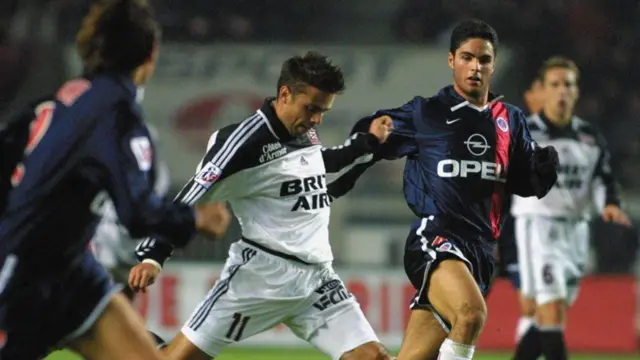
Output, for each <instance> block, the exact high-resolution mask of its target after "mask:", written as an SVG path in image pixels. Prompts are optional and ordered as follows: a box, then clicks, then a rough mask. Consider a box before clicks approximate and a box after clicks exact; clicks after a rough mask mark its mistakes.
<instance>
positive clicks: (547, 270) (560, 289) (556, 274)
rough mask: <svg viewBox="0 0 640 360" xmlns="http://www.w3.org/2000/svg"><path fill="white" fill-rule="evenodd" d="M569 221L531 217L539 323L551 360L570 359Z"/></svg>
mask: <svg viewBox="0 0 640 360" xmlns="http://www.w3.org/2000/svg"><path fill="white" fill-rule="evenodd" d="M567 225H571V226H573V224H572V223H569V224H567V222H564V221H558V220H554V219H551V218H543V217H535V218H532V231H531V233H530V236H531V239H532V241H531V243H532V244H533V245H535V249H536V250H535V251H533V252H532V256H531V261H532V266H533V269H534V286H535V300H536V304H537V308H536V322H537V324H538V330H539V332H540V345H541V349H542V354H543V355H544V357H545V358H547V359H551V360H564V359H567V357H568V353H567V346H566V343H565V340H564V324H565V321H566V314H567V309H568V307H567V300H568V288H567V265H568V261H567V257H566V254H567V251H568V250H569V246H568V245H569V239H568V238H567V235H568V233H567Z"/></svg>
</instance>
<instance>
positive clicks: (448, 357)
mask: <svg viewBox="0 0 640 360" xmlns="http://www.w3.org/2000/svg"><path fill="white" fill-rule="evenodd" d="M475 349H476V347H475V346H473V345H465V344H458V343H457V342H455V341H453V340H451V339H445V340H444V342H443V343H442V345H440V355H438V360H471V359H473V353H474V351H475Z"/></svg>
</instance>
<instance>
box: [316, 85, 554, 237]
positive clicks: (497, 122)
mask: <svg viewBox="0 0 640 360" xmlns="http://www.w3.org/2000/svg"><path fill="white" fill-rule="evenodd" d="M490 100H491V101H490V102H489V104H488V105H487V106H485V107H483V108H479V107H477V106H474V105H472V104H470V103H469V102H468V101H465V99H464V98H462V97H461V96H460V95H459V94H457V93H456V92H455V90H454V89H453V87H452V86H448V87H445V88H443V89H442V90H440V91H439V92H438V94H436V95H435V96H432V97H430V98H423V97H420V96H417V97H415V98H413V99H412V100H411V101H409V102H408V103H406V104H404V105H403V106H401V107H398V108H393V109H387V110H379V111H377V112H375V113H374V114H373V115H371V116H368V117H365V118H363V119H361V120H360V121H358V122H357V123H356V125H355V126H354V128H353V130H352V131H353V132H357V131H362V129H364V128H366V127H368V126H369V124H370V123H371V121H372V120H373V119H375V118H376V117H379V116H382V115H388V116H390V117H391V118H392V119H393V125H394V130H393V133H392V135H391V136H390V137H389V139H388V140H387V142H386V143H385V144H383V146H382V147H381V149H380V151H378V152H377V153H376V154H375V157H374V160H373V161H372V162H369V163H367V164H362V165H358V166H356V167H354V168H353V169H351V171H349V172H347V173H345V174H344V175H343V176H341V177H340V178H338V179H336V180H335V181H334V182H332V183H331V184H330V185H329V186H328V188H329V193H330V194H331V196H332V197H333V198H335V197H339V196H341V195H343V194H345V193H346V192H347V191H349V190H350V189H351V188H352V187H353V185H354V184H355V181H356V180H357V178H358V177H359V176H360V175H361V174H362V173H363V172H364V171H365V169H366V168H368V167H369V166H371V165H372V164H373V163H374V162H375V161H378V160H382V159H385V160H393V159H398V158H401V157H404V158H406V163H405V169H404V186H403V189H404V196H405V199H406V201H407V204H408V205H409V207H410V208H411V210H412V211H413V213H414V214H415V215H416V216H417V217H419V218H420V220H418V221H417V222H416V223H415V224H414V227H416V228H418V229H417V230H418V232H419V233H420V234H421V235H422V236H436V235H438V236H445V237H448V238H452V239H457V240H461V241H479V242H482V243H488V242H493V241H495V240H496V239H498V237H499V236H500V231H501V227H502V223H503V219H504V218H505V215H506V214H507V212H508V208H507V207H506V206H505V204H506V201H507V200H508V197H509V196H510V194H517V195H520V196H524V197H528V196H534V195H537V196H543V195H544V194H545V193H546V192H547V191H548V189H549V188H550V187H551V186H552V185H553V183H555V181H556V177H555V173H554V174H549V175H545V176H542V175H540V174H537V173H536V172H535V170H534V160H533V159H534V152H535V149H536V146H537V145H536V144H535V143H534V142H533V140H532V139H531V136H530V135H529V131H528V129H527V126H526V122H525V115H524V113H523V112H522V111H521V110H520V109H518V108H517V107H515V106H513V105H511V104H508V103H504V102H502V101H500V98H497V97H495V95H491V96H490ZM541 188H542V190H541Z"/></svg>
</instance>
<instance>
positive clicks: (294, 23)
mask: <svg viewBox="0 0 640 360" xmlns="http://www.w3.org/2000/svg"><path fill="white" fill-rule="evenodd" d="M89 3H90V1H88V0H50V1H45V0H2V1H0V119H6V118H7V117H9V116H10V114H11V113H12V111H14V110H15V109H16V108H18V107H20V106H21V105H23V104H24V103H25V102H26V101H28V100H30V99H33V98H34V97H37V96H40V95H43V94H45V93H48V92H52V91H54V90H55V89H56V87H57V86H58V85H59V84H60V83H61V82H62V81H63V80H65V79H67V78H69V77H73V76H77V75H79V74H80V72H81V68H80V66H79V63H78V61H77V58H76V57H75V53H74V45H73V40H74V34H75V31H76V29H77V27H78V25H79V22H80V19H81V17H82V15H83V14H85V12H86V11H87V8H88V5H89ZM151 3H153V4H154V6H155V8H156V12H157V15H158V17H159V19H160V21H161V23H162V25H163V31H164V39H163V40H164V43H163V46H162V48H161V57H160V61H159V64H158V68H157V72H156V75H155V78H154V79H153V80H152V81H151V83H150V84H148V87H147V89H146V97H145V101H144V108H145V111H146V114H147V120H148V122H149V123H150V124H152V125H153V126H154V127H155V128H156V130H157V132H158V135H159V139H160V147H161V150H162V154H161V155H163V156H164V157H165V158H166V160H167V162H168V164H169V167H170V170H171V174H172V180H173V190H174V191H177V190H178V189H179V188H180V187H181V186H182V184H183V182H184V181H185V180H187V179H188V178H189V177H190V176H191V175H192V172H193V171H194V168H195V165H196V164H197V162H198V161H199V159H200V156H201V155H202V153H203V150H204V148H205V145H206V140H207V138H208V137H209V135H210V133H211V132H212V131H213V130H214V129H216V128H219V127H221V126H223V125H225V124H228V123H231V122H235V121H238V120H239V119H243V118H244V117H245V115H247V114H249V113H251V112H253V110H254V109H255V108H257V107H258V105H259V104H260V102H261V99H262V98H263V97H264V96H268V95H273V94H275V90H276V89H275V81H276V78H277V74H278V71H279V66H280V63H281V62H282V61H283V60H284V59H285V58H286V57H289V56H290V55H292V54H294V53H297V52H303V51H306V50H311V49H315V50H320V51H322V52H325V53H327V54H328V55H330V56H331V57H332V58H333V59H334V60H335V62H337V63H338V64H340V65H341V66H342V67H343V68H344V71H345V73H346V75H347V87H348V89H347V91H346V92H345V93H344V95H342V96H341V97H340V98H339V99H338V101H337V102H336V105H335V110H333V111H332V112H331V113H329V114H328V115H327V116H326V118H325V122H324V124H323V126H322V128H321V129H320V134H321V136H322V140H323V142H324V143H325V144H328V145H335V144H338V143H341V142H342V139H344V137H345V135H346V133H347V131H348V130H349V128H350V125H351V124H352V123H353V122H354V121H355V120H356V119H357V118H358V117H360V116H362V115H367V114H369V113H371V112H372V111H374V110H376V109H378V108H384V107H391V106H396V105H399V104H401V103H403V102H405V101H406V100H408V99H410V98H411V97H413V96H414V95H417V94H419V95H425V96H427V95H430V94H431V93H433V92H434V91H436V90H437V89H438V88H439V87H441V86H443V85H446V84H448V83H449V82H450V77H451V75H450V71H449V69H448V67H447V65H446V53H447V46H448V37H449V33H450V29H451V28H452V26H453V24H454V23H455V22H457V21H458V20H461V19H463V18H467V17H478V18H481V19H483V20H485V21H487V22H489V23H490V24H491V25H493V26H494V27H495V28H496V29H497V30H498V32H499V35H500V40H501V42H502V44H501V46H500V50H499V54H498V62H499V69H498V71H497V74H496V76H495V80H494V86H493V89H494V91H497V92H499V93H502V94H505V95H506V101H509V102H512V103H515V104H518V105H523V101H522V94H523V92H524V90H525V89H526V87H527V86H528V84H529V82H530V81H531V79H532V77H533V76H534V72H535V70H536V68H537V67H538V66H539V64H540V63H541V61H542V60H544V59H545V58H547V57H549V56H551V55H556V54H562V55H566V56H569V57H571V58H573V59H574V60H576V61H577V63H578V65H579V66H580V68H581V70H582V79H581V90H582V92H581V94H582V98H581V100H580V102H579V107H578V114H579V115H580V116H582V117H584V118H585V119H587V120H589V121H591V122H593V123H595V124H597V125H598V126H599V127H600V129H601V130H602V131H603V132H604V133H605V134H606V136H607V138H608V140H609V144H610V147H611V150H612V152H613V159H614V163H615V170H616V171H617V173H618V176H619V179H620V182H621V184H622V186H623V189H624V195H625V199H626V207H627V210H628V211H629V213H630V214H631V216H632V217H633V218H634V219H635V220H636V224H638V222H637V221H638V220H640V180H639V179H640V177H639V175H640V161H638V159H639V155H640V154H639V153H640V118H639V115H640V88H638V86H637V85H638V80H640V72H638V71H633V67H634V66H637V62H636V60H637V54H639V53H640V41H638V40H640V22H639V21H638V17H639V15H640V7H639V6H638V3H637V1H634V0H579V1H578V0H537V1H527V0H367V1H365V0H351V1H341V0H323V1H310V0H308V1H300V0H297V1H296V0H216V1H214V0H152V1H151ZM402 166H403V164H402V162H401V161H398V162H386V163H383V164H379V165H377V166H376V167H375V168H373V169H372V170H371V171H370V172H369V174H368V175H367V176H365V177H364V178H363V179H362V181H361V182H360V183H359V185H358V186H357V188H356V189H355V191H353V193H352V194H351V195H350V196H348V197H347V198H345V199H344V200H340V201H339V202H337V203H335V204H334V205H333V217H332V225H331V236H332V238H331V241H332V244H333V246H334V252H335V256H336V267H337V269H338V272H339V273H340V274H341V275H342V276H343V279H344V280H345V282H346V283H347V284H348V286H349V289H350V290H351V292H352V293H354V294H355V295H356V296H357V298H358V299H359V301H360V303H361V304H362V306H363V308H364V310H365V312H366V314H367V316H368V317H369V319H370V321H371V322H372V324H373V325H374V326H375V328H376V330H377V331H378V333H379V335H380V336H381V338H382V340H383V341H384V343H385V344H386V345H387V346H389V347H390V348H397V347H398V346H399V344H400V341H401V338H402V329H403V328H404V324H405V321H406V319H407V304H408V300H409V298H410V297H411V296H412V294H413V290H412V289H411V287H410V285H409V284H408V283H407V282H406V280H405V275H404V273H403V271H402V268H401V261H402V250H403V245H404V239H405V236H406V232H407V227H408V224H409V223H410V221H411V220H412V215H411V214H410V212H409V210H408V209H407V207H406V206H405V204H404V201H403V198H402V195H401V179H402V175H401V174H402ZM238 234H239V232H238V228H237V226H235V227H234V228H233V230H232V231H230V232H229V234H228V237H227V238H226V239H225V240H224V241H218V242H215V243H213V242H207V241H205V240H204V239H198V240H196V241H195V242H194V243H192V244H191V246H190V247H189V248H188V249H187V250H185V251H182V252H180V253H178V254H177V255H176V256H175V257H174V259H173V260H172V261H171V263H170V265H169V266H168V267H167V269H166V271H165V272H164V276H163V277H162V278H161V279H160V281H158V282H157V284H156V285H155V286H154V287H153V290H152V291H151V292H150V293H149V294H148V295H147V296H145V297H141V298H140V299H139V301H138V304H137V305H138V308H139V310H140V312H141V313H142V314H143V315H144V316H145V317H146V319H147V321H148V324H149V327H150V328H152V329H154V330H157V331H158V332H160V333H162V334H164V335H165V336H169V337H170V336H172V335H173V334H174V333H176V332H177V331H178V330H179V326H180V325H181V323H182V322H183V321H184V320H185V319H186V317H187V316H188V315H189V314H190V312H191V310H192V309H193V308H194V306H195V305H196V304H197V302H199V300H200V299H201V298H202V296H203V295H204V294H205V292H206V291H207V289H208V288H209V286H210V284H211V283H212V282H213V281H214V279H215V278H216V276H217V274H218V271H219V270H220V268H221V262H222V261H223V260H224V258H225V256H226V252H227V247H228V245H229V242H230V241H233V240H234V239H236V238H237V237H238ZM591 241H592V247H591V249H592V251H591V255H590V256H591V258H590V261H589V269H588V272H589V276H588V277H587V278H586V279H585V280H584V282H583V285H582V292H581V295H580V298H579V300H578V302H577V304H576V305H575V307H574V308H573V309H572V310H571V312H570V318H569V326H568V329H567V337H568V343H569V347H570V350H571V351H573V352H576V353H582V354H592V355H591V356H590V357H584V359H587V358H588V359H609V358H611V359H614V358H618V357H615V355H616V354H618V355H620V356H623V355H624V356H628V357H629V358H637V357H636V356H638V355H637V354H638V338H639V336H638V335H639V334H640V316H639V315H638V313H639V311H638V309H639V307H640V306H639V301H638V296H637V293H636V287H637V284H638V278H639V275H640V262H639V261H638V237H637V229H636V228H633V229H630V230H629V229H623V228H619V227H617V226H612V225H607V224H603V223H602V222H600V221H598V220H597V219H595V220H594V221H593V236H592V239H591ZM517 317H518V311H517V302H516V295H515V294H514V292H513V291H512V290H511V288H510V287H509V285H508V284H507V283H506V281H504V280H498V282H497V283H496V286H495V289H494V291H493V292H492V293H491V295H490V297H489V322H488V324H487V326H486V328H485V330H484V334H483V335H482V338H481V340H480V343H479V348H480V350H479V351H480V353H484V354H488V353H492V354H495V353H503V354H507V353H508V352H509V351H511V349H512V347H513V338H514V334H513V329H514V326H515V324H516V320H517ZM246 346H252V347H253V348H254V349H255V348H257V349H261V350H260V351H258V352H251V350H243V349H242V348H240V349H239V350H236V351H240V352H235V353H232V354H235V356H232V355H226V356H228V358H229V359H231V358H236V359H276V358H278V359H293V358H296V359H316V358H318V359H320V358H321V357H320V356H319V355H314V354H315V353H314V352H308V351H307V350H304V349H303V350H299V348H300V347H301V346H303V344H301V342H300V341H298V340H296V339H295V338H294V337H292V336H291V334H289V332H288V331H287V330H286V329H282V328H278V329H274V330H273V331H270V332H268V333H265V334H263V335H261V336H258V337H256V338H253V339H251V340H249V341H247V345H246ZM267 347H268V348H273V349H274V350H269V351H267V350H262V349H266V348H267ZM242 354H244V355H242ZM247 354H248V355H247ZM634 354H635V355H634ZM226 358H227V357H225V356H222V357H221V359H226ZM483 358H485V357H483ZM501 358H505V359H506V358H507V357H501V356H498V355H496V356H493V355H486V359H501ZM57 359H70V357H68V356H67V355H65V354H62V355H59V357H57Z"/></svg>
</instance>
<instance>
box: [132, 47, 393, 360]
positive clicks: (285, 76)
mask: <svg viewBox="0 0 640 360" xmlns="http://www.w3.org/2000/svg"><path fill="white" fill-rule="evenodd" d="M344 88H345V84H344V76H343V73H342V70H341V69H340V68H339V67H337V66H335V65H333V64H332V63H331V61H330V60H329V59H328V58H327V57H326V56H324V55H321V54H319V53H315V52H309V53H307V54H305V55H304V56H293V57H291V58H289V59H287V60H286V61H285V62H284V63H283V64H282V67H281V71H280V75H279V78H278V82H277V87H276V89H277V96H276V97H269V98H266V99H265V100H264V103H263V105H262V107H261V108H260V109H258V110H257V111H256V112H255V113H254V114H253V115H252V116H250V117H248V118H247V119H245V120H244V121H241V122H238V123H234V124H231V125H229V126H225V127H223V128H222V129H220V130H218V131H216V132H214V133H213V134H212V135H211V137H210V139H209V143H208V146H207V151H206V154H205V155H204V157H203V158H202V160H201V162H200V164H198V166H197V169H196V174H195V175H194V176H193V178H192V179H191V180H189V182H188V183H187V184H186V185H185V186H184V187H183V189H182V191H180V193H179V194H178V196H177V197H176V201H178V202H182V203H186V204H196V203H198V202H199V201H200V202H208V201H212V200H216V201H227V200H228V201H229V203H230V204H231V206H232V207H233V209H234V213H235V215H236V217H237V218H238V220H239V222H240V223H241V224H242V238H241V239H240V240H238V241H236V242H234V243H233V244H232V245H231V248H230V250H229V257H228V258H227V262H226V265H225V267H224V269H223V270H222V273H221V275H220V279H219V280H218V281H217V282H216V284H215V285H214V287H213V288H212V289H211V290H210V292H209V293H208V294H207V296H206V298H205V299H204V300H203V301H202V302H201V303H200V304H199V305H198V307H197V308H196V309H195V310H194V312H193V313H192V315H191V318H190V319H189V320H188V321H187V322H186V323H185V324H184V325H183V327H182V329H181V332H180V333H179V334H178V335H177V336H176V337H175V338H174V339H173V340H172V341H171V343H170V344H169V345H168V346H167V347H166V349H165V351H166V352H165V353H166V354H167V355H168V356H170V357H171V359H175V360H208V359H211V358H212V357H217V356H218V355H219V354H220V353H221V352H222V351H223V350H224V349H225V348H226V347H227V346H228V345H231V344H233V343H236V342H239V341H242V340H245V339H247V338H249V337H252V336H254V335H257V334H260V333H263V332H265V331H267V330H270V329H272V328H274V327H276V326H277V325H279V324H281V323H283V324H285V325H286V326H287V327H288V328H289V329H290V330H291V331H292V332H293V333H294V334H295V335H296V336H297V337H298V338H300V339H302V340H304V341H306V342H308V343H309V344H311V345H313V346H315V347H316V348H317V349H319V350H320V351H322V352H323V353H325V354H327V355H329V356H331V358H332V359H334V360H339V359H341V360H350V359H351V360H386V359H391V357H390V356H389V355H388V354H387V352H386V350H385V349H384V347H383V346H382V345H381V344H380V342H379V340H378V337H377V336H376V334H375V332H374V331H373V329H372V327H371V325H370V324H369V322H368V320H367V319H366V318H365V316H364V313H363V312H362V310H361V308H360V305H359V303H358V302H357V300H356V299H355V297H353V296H352V295H351V294H350V293H348V292H347V291H346V288H345V285H344V283H343V282H342V280H340V278H339V277H338V276H337V275H336V274H335V272H334V271H333V268H332V262H333V252H332V250H331V246H330V243H329V217H330V199H329V196H328V194H327V190H326V181H325V179H326V174H327V173H338V172H340V171H341V170H342V169H344V168H348V167H349V166H352V165H354V164H357V163H358V162H360V161H363V160H365V159H368V158H370V157H371V156H372V153H373V152H374V151H375V149H377V148H378V147H379V146H380V143H383V142H385V141H386V139H387V137H388V136H389V134H390V132H391V129H390V126H391V121H390V120H389V119H386V118H384V117H381V118H379V119H376V120H374V121H373V122H372V124H371V126H370V127H368V128H367V130H366V131H365V132H363V133H359V134H354V135H352V136H350V137H349V138H348V139H347V141H346V142H345V143H344V145H342V146H337V147H334V148H325V147H323V146H322V145H321V143H320V140H319V138H318V135H317V133H316V129H315V127H316V126H318V125H320V124H321V123H322V118H323V116H324V114H325V113H327V112H328V111H329V110H331V108H332V107H333V103H334V100H335V98H336V96H337V95H338V94H339V93H341V92H342V91H343V90H344ZM171 251H172V250H171V248H170V247H166V246H165V247H163V246H161V244H158V243H156V242H154V240H153V239H147V240H145V241H143V242H141V243H140V244H139V246H138V247H137V248H136V254H137V256H138V258H139V260H140V261H141V264H138V265H136V266H135V267H134V268H133V269H132V270H131V273H130V276H129V283H130V285H131V287H132V288H133V289H136V290H144V289H146V288H147V287H148V286H149V285H150V283H151V282H152V281H153V280H154V279H155V278H156V277H157V276H158V275H159V273H160V270H161V268H162V265H163V264H164V262H165V261H166V260H167V258H168V256H169V255H171Z"/></svg>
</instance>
